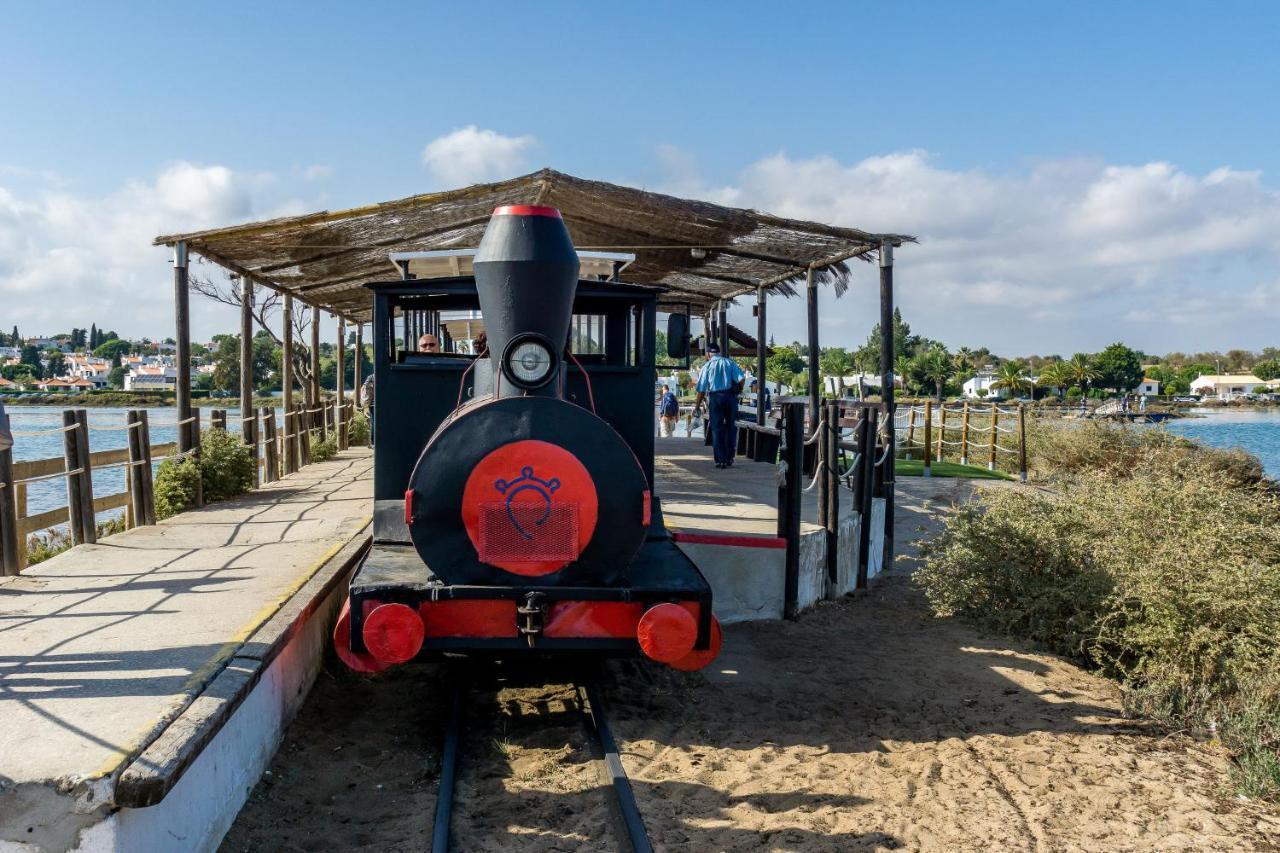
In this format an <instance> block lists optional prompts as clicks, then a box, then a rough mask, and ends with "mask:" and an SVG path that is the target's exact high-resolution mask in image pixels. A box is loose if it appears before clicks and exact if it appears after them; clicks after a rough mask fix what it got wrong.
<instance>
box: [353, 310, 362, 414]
mask: <svg viewBox="0 0 1280 853" xmlns="http://www.w3.org/2000/svg"><path fill="white" fill-rule="evenodd" d="M355 359H356V363H355V364H354V365H353V368H354V370H355V381H354V382H352V383H351V384H352V388H351V396H352V398H353V399H354V400H355V402H356V408H357V409H360V408H363V407H364V323H356V352H355Z"/></svg>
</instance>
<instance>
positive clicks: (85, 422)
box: [75, 409, 98, 545]
mask: <svg viewBox="0 0 1280 853" xmlns="http://www.w3.org/2000/svg"><path fill="white" fill-rule="evenodd" d="M75 431H76V459H77V462H76V467H77V468H80V469H82V473H81V474H80V475H79V477H77V480H78V487H79V489H80V512H82V513H83V514H84V541H85V542H87V543H88V544H90V545H93V544H95V543H96V542H97V541H98V515H97V513H95V512H94V511H93V462H92V461H91V459H90V456H89V412H88V410H86V409H76V430H75Z"/></svg>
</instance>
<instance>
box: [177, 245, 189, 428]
mask: <svg viewBox="0 0 1280 853" xmlns="http://www.w3.org/2000/svg"><path fill="white" fill-rule="evenodd" d="M187 263H188V259H187V244H186V243H185V242H184V241H182V240H179V241H178V242H177V243H174V244H173V309H174V311H173V313H174V334H173V336H174V340H175V341H177V351H176V353H175V354H174V361H175V362H176V364H175V365H174V366H175V367H176V368H177V374H178V378H177V383H178V384H177V387H176V396H177V401H176V402H177V404H178V423H179V424H181V423H182V421H185V420H186V419H187V418H189V417H191V303H190V298H191V291H190V287H189V286H188V282H187ZM190 449H191V434H190V432H188V430H187V429H186V428H185V427H183V426H179V427H178V450H179V451H183V452H185V451H187V450H190Z"/></svg>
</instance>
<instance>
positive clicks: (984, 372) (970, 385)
mask: <svg viewBox="0 0 1280 853" xmlns="http://www.w3.org/2000/svg"><path fill="white" fill-rule="evenodd" d="M996 378H997V377H996V372H995V370H994V369H993V368H990V367H984V368H982V369H981V370H979V371H978V372H977V373H976V374H975V375H974V376H973V377H972V378H970V379H966V380H965V382H964V384H963V385H961V386H960V388H961V390H962V391H963V392H964V395H965V396H966V397H970V398H974V397H999V396H1001V392H1002V391H1003V389H998V388H992V387H991V386H992V384H994V383H995V381H996Z"/></svg>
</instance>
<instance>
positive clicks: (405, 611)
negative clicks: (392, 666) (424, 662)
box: [364, 604, 426, 663]
mask: <svg viewBox="0 0 1280 853" xmlns="http://www.w3.org/2000/svg"><path fill="white" fill-rule="evenodd" d="M425 636H426V627H425V626H424V625H423V624H422V617H421V616H419V615H418V611H416V610H414V609H413V608H412V607H409V606H408V605H406V604H379V605H378V606H377V607H375V608H373V611H372V612H370V613H369V615H368V616H366V617H364V645H365V648H367V649H368V650H369V654H371V655H373V656H374V657H375V658H377V659H378V660H379V661H381V662H382V663H404V662H405V661H408V660H413V658H414V656H415V655H417V654H418V650H419V649H421V648H422V640H423V638H424V637H425Z"/></svg>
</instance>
